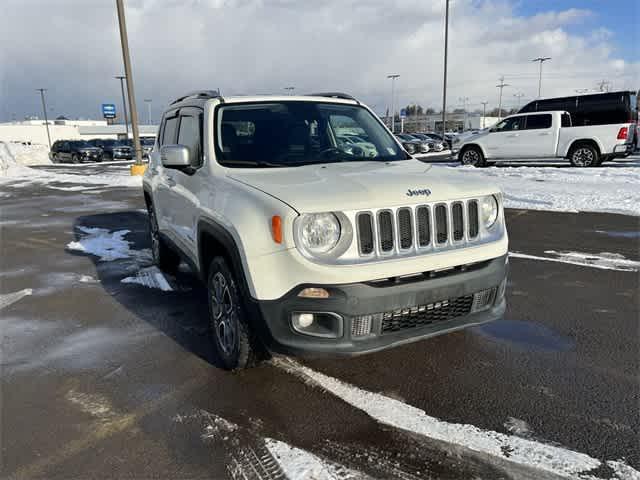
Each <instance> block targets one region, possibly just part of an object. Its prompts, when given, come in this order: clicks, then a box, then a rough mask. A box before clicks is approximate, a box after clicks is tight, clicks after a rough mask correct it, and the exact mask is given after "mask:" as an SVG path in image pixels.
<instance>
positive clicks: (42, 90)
mask: <svg viewBox="0 0 640 480" xmlns="http://www.w3.org/2000/svg"><path fill="white" fill-rule="evenodd" d="M36 91H38V92H40V99H41V100H42V111H43V113H44V125H45V127H47V140H48V141H49V150H51V135H50V134H49V120H48V119H47V104H46V102H45V101H44V92H46V91H47V89H46V88H36Z"/></svg>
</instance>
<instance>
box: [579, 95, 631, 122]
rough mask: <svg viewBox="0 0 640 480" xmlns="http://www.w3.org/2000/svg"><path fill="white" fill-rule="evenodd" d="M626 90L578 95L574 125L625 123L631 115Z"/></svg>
mask: <svg viewBox="0 0 640 480" xmlns="http://www.w3.org/2000/svg"><path fill="white" fill-rule="evenodd" d="M628 101H629V93H628V92H617V93H600V94H596V95H584V96H582V97H578V108H577V110H576V112H575V114H574V116H573V120H574V123H575V125H576V126H585V125H611V124H616V123H626V122H628V121H629V118H630V117H631V109H630V105H629V103H628Z"/></svg>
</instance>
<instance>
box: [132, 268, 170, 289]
mask: <svg viewBox="0 0 640 480" xmlns="http://www.w3.org/2000/svg"><path fill="white" fill-rule="evenodd" d="M121 282H122V283H135V284H138V285H142V286H144V287H147V288H157V289H160V290H162V291H163V292H171V291H173V288H171V285H170V284H169V282H168V281H167V279H166V278H165V276H164V275H163V274H162V272H161V271H160V269H159V268H158V267H155V266H153V267H148V268H143V269H142V270H140V271H139V272H138V273H137V274H136V275H135V276H133V277H126V278H123V279H122V280H121Z"/></svg>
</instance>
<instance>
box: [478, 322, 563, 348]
mask: <svg viewBox="0 0 640 480" xmlns="http://www.w3.org/2000/svg"><path fill="white" fill-rule="evenodd" d="M473 330H474V331H475V332H476V333H478V334H480V335H482V336H484V337H488V338H490V339H492V340H496V341H499V342H506V343H510V344H512V345H513V346H515V347H517V348H522V349H526V350H542V351H546V352H564V351H567V350H571V349H572V348H573V346H574V345H575V342H574V341H573V340H572V339H570V338H569V337H565V336H563V335H560V334H558V333H556V332H554V331H553V330H551V329H549V328H547V327H545V326H544V325H540V324H539V323H534V322H527V321H518V320H496V321H494V322H490V323H487V324H486V325H482V326H480V327H476V328H474V329H473Z"/></svg>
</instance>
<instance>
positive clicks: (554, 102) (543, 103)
mask: <svg viewBox="0 0 640 480" xmlns="http://www.w3.org/2000/svg"><path fill="white" fill-rule="evenodd" d="M576 98H577V97H563V98H550V99H548V100H538V110H537V111H538V112H549V111H552V110H566V111H567V112H574V111H575V110H576Z"/></svg>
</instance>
